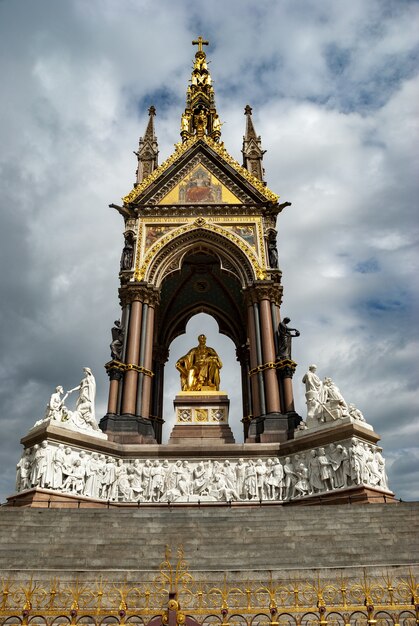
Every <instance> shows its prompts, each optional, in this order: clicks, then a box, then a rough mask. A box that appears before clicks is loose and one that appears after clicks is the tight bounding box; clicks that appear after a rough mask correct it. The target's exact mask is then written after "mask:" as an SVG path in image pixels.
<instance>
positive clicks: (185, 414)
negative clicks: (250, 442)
mask: <svg viewBox="0 0 419 626" xmlns="http://www.w3.org/2000/svg"><path fill="white" fill-rule="evenodd" d="M173 404H174V408H175V415H176V424H175V426H174V428H173V430H172V432H171V435H170V439H169V444H170V443H190V444H194V443H197V444H202V443H207V444H209V445H211V444H220V443H234V441H235V440H234V435H233V433H232V431H231V428H230V426H229V424H228V413H229V408H230V400H229V399H228V396H227V394H226V393H225V392H223V391H214V390H203V391H181V392H179V393H178V394H177V395H176V398H175V400H174V402H173Z"/></svg>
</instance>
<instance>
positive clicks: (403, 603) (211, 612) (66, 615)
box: [0, 550, 419, 626]
mask: <svg viewBox="0 0 419 626" xmlns="http://www.w3.org/2000/svg"><path fill="white" fill-rule="evenodd" d="M341 571H342V572H343V574H342V575H340V576H339V577H338V576H337V577H336V578H335V579H330V578H328V577H324V576H323V572H319V573H317V574H316V573H314V572H313V573H312V576H311V577H310V578H309V577H307V578H305V579H302V578H301V577H299V576H296V577H295V578H294V577H292V576H287V578H286V579H285V578H282V577H281V572H279V571H278V572H265V575H264V576H263V577H262V575H260V573H257V572H253V573H251V576H252V579H250V578H248V579H247V580H246V579H243V578H242V576H241V575H239V574H236V575H235V574H234V573H233V572H230V573H229V574H227V573H226V574H224V575H220V573H217V572H207V573H206V574H205V576H204V575H203V574H202V573H200V574H199V575H198V576H197V575H196V574H197V573H196V572H195V573H194V576H192V574H191V573H190V572H189V571H188V566H187V563H186V561H185V560H184V557H183V553H182V551H181V550H180V551H178V555H177V563H176V565H172V563H171V560H170V553H169V552H167V554H166V559H165V561H164V562H163V563H162V564H161V566H160V572H159V574H157V575H156V576H154V578H153V577H151V576H150V574H149V573H148V578H147V575H146V573H141V572H127V575H126V576H127V577H126V578H125V580H124V581H123V582H112V581H107V580H105V579H102V578H99V579H98V580H96V581H90V580H89V581H86V580H81V579H80V580H73V581H68V580H65V579H64V578H61V579H60V578H52V579H51V580H49V581H48V584H46V583H45V581H42V580H39V579H36V578H33V577H32V578H31V579H30V580H26V581H21V580H19V579H18V578H14V579H12V577H11V576H10V577H8V576H6V577H3V578H2V579H1V588H0V594H1V595H0V624H2V625H3V624H4V625H6V624H7V626H11V625H12V624H22V625H23V626H26V625H29V624H33V625H34V626H35V625H41V624H42V625H46V626H58V625H62V624H71V625H76V624H80V625H83V626H88V625H90V624H91V625H96V624H97V625H101V624H137V625H144V626H147V624H148V623H149V622H150V621H151V619H152V618H156V617H158V616H161V621H159V620H158V621H159V623H163V624H169V626H170V624H178V625H180V626H182V625H183V624H185V621H189V623H190V624H191V620H190V619H189V620H188V619H187V618H192V620H195V621H196V622H198V623H199V624H205V625H207V626H349V625H350V626H417V624H419V584H418V582H417V580H416V577H415V575H414V574H413V572H412V571H409V572H407V573H406V574H405V575H399V574H397V575H395V574H394V573H392V572H389V573H386V574H384V575H379V576H375V575H371V574H370V573H369V572H367V571H364V572H363V575H362V576H361V577H358V578H353V577H352V575H351V577H350V578H346V577H345V575H344V573H345V570H341ZM348 572H349V573H350V571H348ZM133 575H135V576H136V577H138V578H140V579H141V581H140V582H132V581H129V580H128V576H133ZM220 578H221V580H220ZM259 578H260V579H259ZM174 599H176V601H174ZM170 609H171V610H172V614H173V615H174V616H175V621H173V618H172V619H169V618H168V614H169V610H170ZM175 609H176V610H175ZM153 624H155V620H154V621H153Z"/></svg>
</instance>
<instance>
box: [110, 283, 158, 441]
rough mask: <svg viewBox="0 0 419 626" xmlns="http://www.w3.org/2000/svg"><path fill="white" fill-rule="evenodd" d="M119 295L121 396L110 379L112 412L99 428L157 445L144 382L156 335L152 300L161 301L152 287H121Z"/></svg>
mask: <svg viewBox="0 0 419 626" xmlns="http://www.w3.org/2000/svg"><path fill="white" fill-rule="evenodd" d="M119 294H120V299H121V305H122V306H123V311H124V314H125V315H124V318H125V320H126V323H127V327H126V345H125V347H124V358H123V362H121V363H119V362H117V363H118V367H119V369H120V370H121V371H122V372H123V376H124V379H123V381H121V382H120V383H119V394H118V390H117V383H118V381H117V380H116V377H115V376H113V375H112V377H113V378H114V379H115V382H114V380H112V378H111V389H110V395H109V411H108V413H107V415H106V416H105V417H104V418H102V420H101V422H100V426H101V428H102V430H104V432H106V433H107V434H108V437H109V439H110V440H113V441H120V442H122V443H125V442H127V443H131V442H132V443H155V438H154V432H153V427H152V423H151V421H150V420H149V419H147V418H148V417H149V415H150V388H149V387H148V388H147V384H146V398H148V402H147V400H146V401H145V402H144V403H143V397H144V394H143V390H144V389H143V379H144V377H145V374H149V375H150V376H151V375H152V372H151V362H152V361H151V359H152V354H151V346H152V345H153V335H154V323H153V321H154V308H153V312H152V314H151V324H150V323H148V322H149V317H150V316H149V313H148V310H149V304H150V301H151V300H152V301H153V303H154V304H155V303H156V302H157V301H158V292H157V290H156V289H155V288H154V287H153V286H152V285H148V284H146V283H125V284H123V285H122V286H121V288H120V290H119ZM154 304H153V306H154ZM148 333H149V336H148ZM114 363H115V362H114V361H112V362H111V363H110V364H108V366H109V367H107V369H108V370H111V369H114V368H113V364H114ZM145 364H149V367H148V368H146V367H145ZM111 366H112V367H111ZM150 376H147V378H150ZM121 390H122V391H121ZM118 395H119V396H120V399H118ZM119 405H120V408H119ZM143 406H144V407H147V414H146V415H145V416H143V415H142V414H141V411H142V409H143ZM111 411H112V412H111ZM114 412H115V413H116V414H115V413H114Z"/></svg>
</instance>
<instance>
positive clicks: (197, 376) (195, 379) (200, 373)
mask: <svg viewBox="0 0 419 626" xmlns="http://www.w3.org/2000/svg"><path fill="white" fill-rule="evenodd" d="M206 341H207V339H206V337H205V335H199V337H198V345H197V346H196V347H195V348H192V349H191V350H189V352H188V353H187V354H186V355H185V356H183V357H182V358H180V359H179V360H178V362H177V363H176V369H177V370H178V371H179V372H180V381H181V389H182V391H201V390H216V391H218V390H219V388H220V369H221V368H222V366H223V364H222V363H221V360H220V358H219V356H218V354H217V353H216V351H215V350H214V349H213V348H210V347H209V346H207V345H206Z"/></svg>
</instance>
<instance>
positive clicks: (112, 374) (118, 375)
mask: <svg viewBox="0 0 419 626" xmlns="http://www.w3.org/2000/svg"><path fill="white" fill-rule="evenodd" d="M105 370H106V373H107V374H108V376H109V379H110V380H122V377H123V375H124V371H125V363H122V362H121V361H116V360H115V359H114V360H112V361H109V362H108V363H106V364H105Z"/></svg>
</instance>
